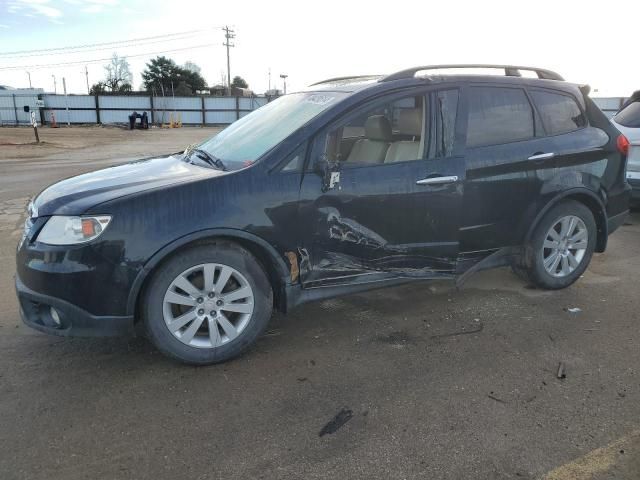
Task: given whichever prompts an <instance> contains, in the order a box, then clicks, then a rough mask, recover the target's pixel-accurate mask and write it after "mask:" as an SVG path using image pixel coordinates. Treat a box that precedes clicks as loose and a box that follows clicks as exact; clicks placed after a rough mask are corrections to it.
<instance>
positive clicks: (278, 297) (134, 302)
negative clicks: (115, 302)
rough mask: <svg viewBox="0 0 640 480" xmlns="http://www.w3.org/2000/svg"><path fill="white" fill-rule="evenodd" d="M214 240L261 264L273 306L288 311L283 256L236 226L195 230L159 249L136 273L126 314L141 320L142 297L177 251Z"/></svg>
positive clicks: (255, 236)
mask: <svg viewBox="0 0 640 480" xmlns="http://www.w3.org/2000/svg"><path fill="white" fill-rule="evenodd" d="M215 240H227V241H230V242H233V243H236V244H238V245H239V246H241V247H243V248H244V249H246V250H247V251H249V253H251V254H252V255H253V256H254V257H256V258H257V259H258V261H259V262H260V263H261V264H262V266H263V268H264V269H265V272H266V273H267V276H268V277H269V282H270V283H271V286H272V288H273V295H274V305H275V307H276V308H277V309H278V310H280V311H286V304H287V298H286V288H285V287H286V284H287V279H288V278H289V275H290V274H289V270H288V267H287V266H286V264H285V262H284V259H283V258H281V257H280V256H279V255H278V253H277V251H276V250H275V248H273V246H271V245H270V244H269V243H268V242H267V241H265V240H264V239H262V238H260V237H258V236H257V235H254V234H251V233H248V232H245V231H242V230H234V229H226V228H215V229H208V230H202V231H199V232H195V233H192V234H189V235H186V236H184V237H181V238H179V239H176V240H174V241H173V242H171V243H170V244H168V245H166V246H164V247H163V248H161V249H160V250H158V251H157V252H156V253H155V254H154V255H153V256H152V257H151V258H150V259H149V260H148V261H147V263H145V265H144V267H143V268H142V270H141V271H140V272H139V273H138V275H137V276H136V278H135V280H134V282H133V285H132V287H131V291H130V292H129V298H128V300H127V314H128V315H133V316H134V319H135V322H138V321H139V319H140V311H139V309H140V298H141V294H142V293H143V292H144V288H145V286H146V285H147V284H148V281H149V279H151V277H152V276H153V273H154V272H155V271H156V270H157V268H158V267H160V265H162V263H163V262H165V261H166V260H168V259H169V258H171V257H172V256H173V255H175V254H177V253H178V252H180V251H182V250H185V249H187V248H190V247H193V246H196V245H203V244H207V243H210V242H213V241H215Z"/></svg>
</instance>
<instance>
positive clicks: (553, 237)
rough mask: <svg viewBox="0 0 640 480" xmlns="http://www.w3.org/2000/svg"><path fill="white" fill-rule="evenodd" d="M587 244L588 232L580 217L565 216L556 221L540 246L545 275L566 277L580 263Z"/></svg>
mask: <svg viewBox="0 0 640 480" xmlns="http://www.w3.org/2000/svg"><path fill="white" fill-rule="evenodd" d="M588 243H589V232H588V230H587V227H586V225H585V223H584V222H583V221H582V219H581V218H580V217H577V216H575V215H567V216H565V217H562V218H560V219H559V220H557V221H556V222H555V223H554V224H553V225H552V226H551V228H550V229H549V231H548V232H547V235H546V236H545V240H544V243H543V246H542V260H543V265H544V268H545V270H546V271H547V273H549V274H550V275H552V276H554V277H566V276H568V275H570V274H571V273H573V272H574V271H575V269H576V268H578V266H579V265H580V263H581V262H582V259H583V258H584V255H585V253H586V251H587V245H588Z"/></svg>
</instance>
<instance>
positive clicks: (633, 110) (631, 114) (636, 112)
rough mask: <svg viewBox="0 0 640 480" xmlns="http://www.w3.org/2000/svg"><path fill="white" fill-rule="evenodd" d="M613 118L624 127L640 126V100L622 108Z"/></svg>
mask: <svg viewBox="0 0 640 480" xmlns="http://www.w3.org/2000/svg"><path fill="white" fill-rule="evenodd" d="M613 119H614V120H615V121H616V123H619V124H620V125H622V126H623V127H629V128H640V101H637V102H633V103H630V104H629V105H627V106H626V107H624V108H623V109H622V110H620V111H619V112H618V113H617V114H616V116H615V117H613Z"/></svg>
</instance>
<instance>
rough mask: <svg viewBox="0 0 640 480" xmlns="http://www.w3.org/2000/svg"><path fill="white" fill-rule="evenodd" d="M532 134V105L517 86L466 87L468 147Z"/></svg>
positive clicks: (496, 143) (514, 140)
mask: <svg viewBox="0 0 640 480" xmlns="http://www.w3.org/2000/svg"><path fill="white" fill-rule="evenodd" d="M533 136H534V124H533V108H532V107H531V104H530V103H529V99H528V98H527V95H526V94H525V92H524V90H522V89H520V88H502V87H472V88H470V89H469V122H468V126H467V147H480V146H485V145H499V144H503V143H510V142H518V141H521V140H527V139H530V138H533Z"/></svg>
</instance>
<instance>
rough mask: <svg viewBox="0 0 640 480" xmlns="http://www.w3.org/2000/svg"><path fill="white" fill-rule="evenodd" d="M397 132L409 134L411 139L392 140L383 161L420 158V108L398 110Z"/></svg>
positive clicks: (390, 161) (402, 160) (391, 161)
mask: <svg viewBox="0 0 640 480" xmlns="http://www.w3.org/2000/svg"><path fill="white" fill-rule="evenodd" d="M398 132H399V133H400V134H401V135H407V136H411V137H412V139H411V140H398V141H397V142H393V143H392V144H391V145H390V146H389V149H388V150H387V154H386V156H385V158H384V163H393V162H404V161H406V160H416V159H418V158H421V154H420V145H421V140H420V139H421V136H422V109H419V108H411V109H407V110H400V113H399V116H398Z"/></svg>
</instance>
